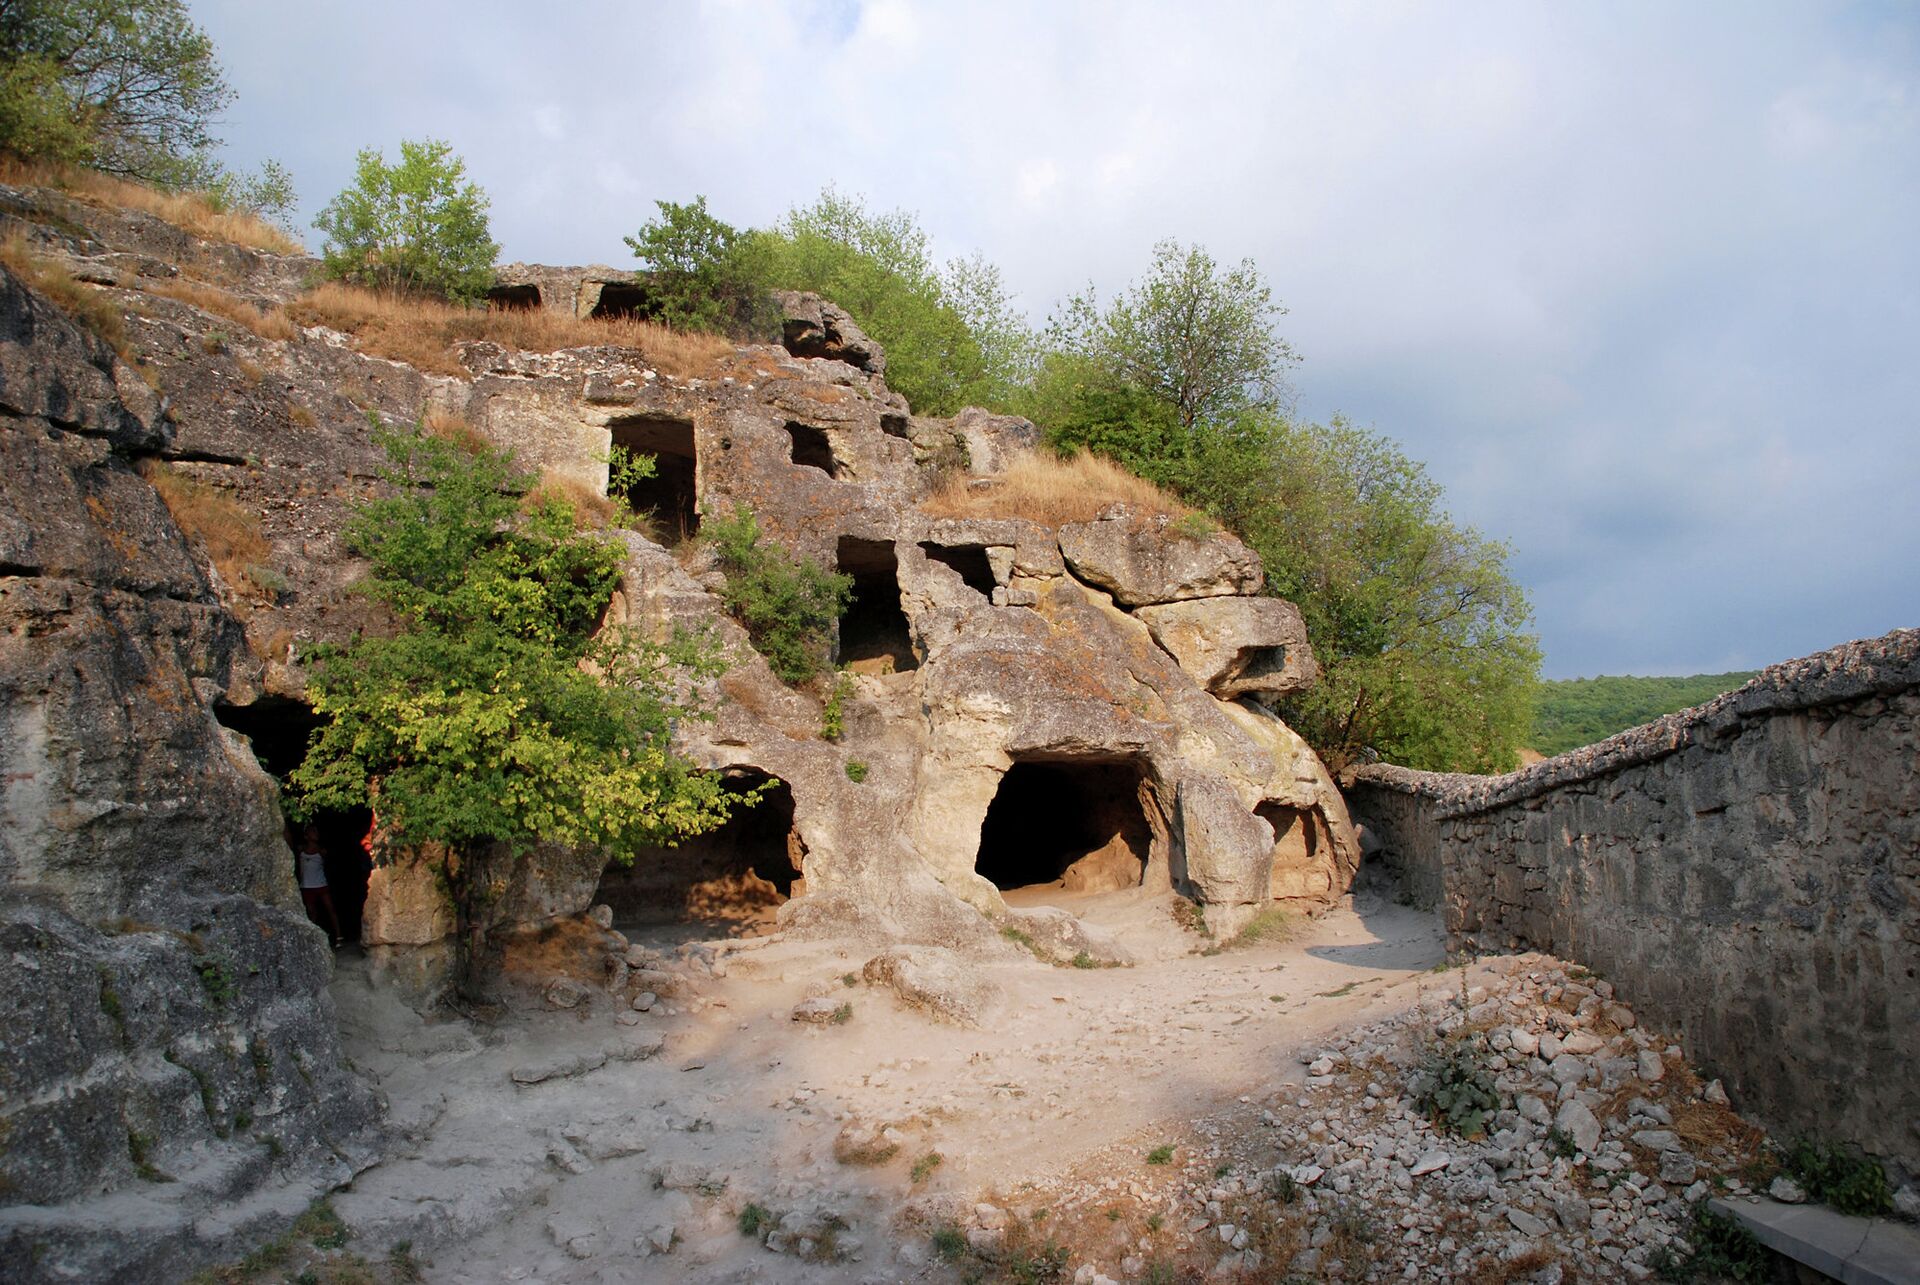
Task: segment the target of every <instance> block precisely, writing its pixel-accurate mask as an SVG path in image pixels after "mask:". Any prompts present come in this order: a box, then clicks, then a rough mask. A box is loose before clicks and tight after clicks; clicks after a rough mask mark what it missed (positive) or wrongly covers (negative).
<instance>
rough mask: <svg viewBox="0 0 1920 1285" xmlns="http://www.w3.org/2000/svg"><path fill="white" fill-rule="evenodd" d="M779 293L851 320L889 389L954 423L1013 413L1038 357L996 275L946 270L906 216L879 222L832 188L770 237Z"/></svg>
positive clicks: (987, 268) (965, 268) (977, 269)
mask: <svg viewBox="0 0 1920 1285" xmlns="http://www.w3.org/2000/svg"><path fill="white" fill-rule="evenodd" d="M765 236H766V241H765V246H766V255H767V265H768V266H767V271H768V274H769V279H770V280H771V282H772V284H773V285H774V286H776V287H778V288H781V289H787V290H811V291H813V292H814V293H816V294H819V295H822V296H824V297H825V298H827V299H831V300H832V301H833V302H834V303H836V304H839V305H840V306H841V307H842V308H845V309H846V310H847V311H848V312H849V313H851V314H853V317H854V320H856V321H858V322H859V323H860V325H861V327H862V328H863V329H864V330H866V332H867V333H868V334H870V335H872V336H873V337H874V338H875V339H877V340H879V341H880V343H881V345H882V346H883V347H884V348H885V349H886V352H887V383H888V384H889V385H890V386H892V387H893V388H894V389H895V390H897V391H898V392H900V393H902V394H903V395H905V397H906V398H907V400H908V402H909V403H911V404H912V406H913V408H914V409H915V410H917V411H921V412H923V413H926V414H930V415H951V414H953V413H954V412H955V411H958V410H960V409H961V408H962V407H965V406H969V405H974V406H987V407H994V408H999V407H1004V406H1006V405H1008V404H1009V403H1010V401H1011V399H1012V398H1013V396H1014V394H1015V391H1016V384H1017V382H1018V381H1019V379H1020V378H1021V377H1022V374H1023V372H1024V369H1025V366H1026V364H1027V361H1028V353H1029V352H1030V339H1029V336H1028V335H1027V331H1026V327H1025V323H1024V322H1023V321H1022V320H1021V319H1020V317H1019V315H1018V314H1017V313H1016V312H1015V311H1014V310H1013V309H1012V307H1011V306H1010V304H1009V301H1008V299H1007V296H1006V292H1005V290H1004V288H1003V286H1002V283H1001V281H1000V277H999V273H998V270H997V269H994V268H993V267H992V266H991V265H989V264H987V263H985V261H984V260H980V259H977V258H976V259H973V260H956V261H954V263H952V264H949V265H948V266H947V268H946V269H945V270H942V269H941V268H940V267H939V266H938V265H937V264H936V263H935V262H934V259H933V255H932V251H931V248H930V246H929V244H928V241H927V234H926V233H925V232H924V231H922V230H921V228H920V226H919V224H918V223H917V222H915V220H914V218H913V216H912V215H911V214H908V213H907V212H906V211H904V210H895V211H892V212H890V213H884V214H878V213H873V212H871V211H869V210H868V209H867V208H866V205H865V203H864V202H862V201H860V200H859V199H857V198H853V197H846V196H842V195H840V194H839V193H837V192H835V191H834V190H833V189H831V188H829V189H827V190H826V191H824V192H822V193H821V194H820V197H819V199H818V200H816V201H815V202H814V203H813V204H812V205H809V206H806V207H803V208H796V209H794V210H791V211H789V212H788V214H787V216H786V218H785V220H784V221H782V223H781V224H780V225H779V226H778V227H777V228H775V229H774V230H773V231H772V232H771V233H768V234H765Z"/></svg>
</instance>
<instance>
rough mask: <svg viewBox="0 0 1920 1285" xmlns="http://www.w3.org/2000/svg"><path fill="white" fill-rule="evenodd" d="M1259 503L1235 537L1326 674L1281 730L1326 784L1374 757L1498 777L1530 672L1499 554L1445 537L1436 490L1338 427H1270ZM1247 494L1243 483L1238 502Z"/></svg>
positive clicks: (1533, 671) (1536, 662)
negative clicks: (1249, 550) (1291, 613)
mask: <svg viewBox="0 0 1920 1285" xmlns="http://www.w3.org/2000/svg"><path fill="white" fill-rule="evenodd" d="M1260 435H1261V436H1263V437H1264V438H1265V447H1264V453H1265V454H1266V456H1267V460H1268V465H1267V468H1266V470H1265V472H1264V474H1263V475H1262V481H1261V482H1256V483H1254V485H1261V484H1264V485H1265V486H1266V488H1267V491H1266V496H1265V499H1264V501H1263V502H1260V503H1257V504H1251V503H1246V502H1245V499H1244V496H1243V500H1242V502H1243V504H1244V506H1245V507H1244V511H1243V512H1242V513H1241V514H1240V515H1237V517H1238V520H1237V523H1236V526H1237V529H1238V530H1239V531H1240V533H1241V535H1242V537H1243V538H1245V539H1246V540H1247V542H1248V543H1249V544H1250V545H1252V546H1253V548H1254V549H1255V551H1257V552H1258V553H1259V554H1260V556H1261V559H1262V561H1263V562H1264V563H1265V565H1266V568H1267V587H1268V591H1269V592H1270V593H1273V594H1276V595H1278V596H1280V597H1282V598H1286V599H1288V600H1290V601H1292V602H1294V603H1296V604H1297V605H1298V606H1299V607H1300V610H1301V614H1302V616H1303V617H1304V618H1305V620H1306V624H1307V636H1308V638H1310V639H1311V640H1312V642H1313V647H1314V654H1315V655H1316V656H1317V657H1318V658H1319V660H1320V664H1321V668H1322V671H1323V672H1322V678H1321V681H1320V683H1319V684H1318V685H1317V686H1316V687H1314V688H1313V689H1312V690H1310V691H1308V692H1306V693H1304V694H1303V695H1302V696H1301V697H1300V698H1298V699H1296V700H1295V701H1294V702H1293V704H1292V705H1291V707H1290V708H1289V710H1288V714H1289V721H1291V722H1292V723H1293V724H1294V725H1295V726H1296V728H1297V729H1298V730H1299V731H1300V733H1301V734H1302V735H1303V736H1305V737H1306V738H1307V739H1308V740H1309V741H1310V742H1312V744H1313V745H1314V747H1315V748H1316V749H1318V750H1319V751H1320V753H1321V755H1322V757H1324V758H1326V759H1327V760H1328V764H1329V766H1331V767H1333V768H1334V769H1335V770H1336V771H1337V770H1338V769H1339V768H1341V767H1343V766H1345V765H1346V764H1347V763H1349V762H1352V761H1354V760H1355V759H1357V758H1359V757H1361V756H1362V755H1363V754H1364V753H1365V752H1366V751H1368V750H1371V751H1373V752H1375V753H1377V754H1379V755H1380V756H1381V757H1383V758H1385V759H1388V760H1389V761H1391V762H1395V763H1400V764H1404V765H1405V766H1408V767H1416V768H1426V769H1430V770H1434V771H1468V772H1488V771H1506V770H1508V769H1510V768H1512V767H1513V766H1515V765H1516V763H1517V757H1516V751H1517V749H1518V747H1519V746H1520V745H1522V744H1523V743H1524V741H1525V738H1526V735H1527V732H1528V730H1529V728H1530V726H1531V722H1532V717H1533V700H1534V693H1535V685H1536V679H1537V676H1538V674H1539V669H1540V649H1539V644H1538V641H1537V640H1536V639H1535V638H1534V637H1533V635H1532V634H1530V633H1529V632H1527V630H1528V626H1529V625H1530V623H1531V619H1532V610H1531V607H1530V606H1529V604H1528V601H1527V596H1526V592H1525V591H1524V590H1523V589H1521V588H1520V586H1519V585H1517V584H1515V583H1514V582H1513V580H1512V578H1511V577H1510V576H1509V574H1508V572H1507V566H1506V560H1507V557H1508V552H1509V551H1508V549H1507V547H1506V546H1505V545H1503V544H1500V543H1498V542H1495V541H1491V540H1487V539H1485V538H1484V537H1482V536H1481V535H1480V534H1479V533H1478V532H1477V531H1474V530H1472V529H1471V528H1467V527H1461V526H1458V525H1456V524H1455V523H1454V522H1453V521H1452V519H1450V518H1449V517H1448V516H1447V514H1446V512H1445V511H1444V510H1443V509H1442V508H1441V500H1442V492H1441V488H1440V485H1439V483H1437V482H1435V481H1434V480H1433V479H1432V478H1431V477H1429V476H1428V475H1427V472H1426V470H1425V468H1424V467H1422V466H1421V465H1420V464H1419V463H1418V462H1417V461H1415V460H1412V459H1410V458H1408V457H1407V455H1406V454H1405V453H1404V452H1403V451H1401V449H1400V448H1399V447H1398V446H1396V445H1395V444H1394V443H1393V442H1391V441H1389V440H1387V439H1386V438H1384V437H1381V436H1378V435H1377V434H1374V433H1370V432H1368V431H1366V430H1365V429H1362V428H1358V427H1356V426H1354V425H1352V424H1350V423H1347V422H1346V421H1344V420H1341V419H1335V420H1334V421H1333V422H1332V423H1331V424H1302V423H1292V422H1288V421H1285V420H1280V419H1277V418H1275V419H1271V420H1269V421H1268V422H1267V423H1266V424H1265V425H1264V426H1263V427H1262V429H1261V430H1260ZM1245 487H1246V483H1244V482H1243V483H1242V486H1241V489H1242V491H1243V493H1244V490H1245Z"/></svg>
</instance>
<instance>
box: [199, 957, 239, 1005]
mask: <svg viewBox="0 0 1920 1285" xmlns="http://www.w3.org/2000/svg"><path fill="white" fill-rule="evenodd" d="M193 971H194V972H195V973H196V974H197V975H198V976H199V978H200V985H201V986H202V987H204V988H205V990H206V992H207V998H208V999H211V1000H212V1001H213V1002H214V1003H215V1004H218V1005H220V1006H221V1007H225V1006H226V1005H227V1004H228V1003H229V1002H230V1001H231V1000H232V999H233V998H234V997H235V996H236V995H238V994H239V993H240V992H239V991H238V989H237V988H236V987H235V986H234V984H233V975H232V974H231V973H229V972H228V971H227V966H226V964H225V963H224V962H222V961H221V960H219V959H217V958H216V957H214V956H212V955H201V956H199V957H198V958H196V959H195V960H194V961H193Z"/></svg>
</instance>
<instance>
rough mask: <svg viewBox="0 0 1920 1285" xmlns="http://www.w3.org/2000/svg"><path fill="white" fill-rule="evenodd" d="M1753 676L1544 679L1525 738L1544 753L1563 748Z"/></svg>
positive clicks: (1705, 697)
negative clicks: (1529, 728) (1531, 728)
mask: <svg viewBox="0 0 1920 1285" xmlns="http://www.w3.org/2000/svg"><path fill="white" fill-rule="evenodd" d="M1752 677H1753V671H1751V670H1748V671H1744V672H1733V673H1726V674H1693V675H1690V676H1688V677H1686V678H1636V677H1631V676H1621V677H1612V676H1609V675H1602V676H1600V677H1598V678H1567V679H1561V680H1558V681H1552V682H1542V683H1541V684H1540V697H1539V705H1538V707H1537V708H1536V709H1535V711H1534V715H1533V730H1532V731H1531V732H1529V733H1528V738H1527V744H1528V745H1529V746H1531V747H1532V748H1533V749H1536V750H1538V751H1540V753H1542V754H1564V753H1566V752H1567V751H1568V750H1573V749H1578V748H1580V747H1581V746H1582V745H1592V744H1594V743H1596V742H1598V741H1604V740H1605V739H1606V738H1607V737H1609V736H1612V735H1613V734H1614V733H1615V732H1624V731H1626V730H1627V729H1628V728H1629V727H1638V726H1640V725H1641V724H1642V723H1651V722H1652V721H1653V720H1654V719H1656V718H1659V717H1660V716H1661V715H1662V714H1672V713H1674V712H1676V711H1678V710H1683V709H1689V708H1691V707H1692V706H1695V705H1699V704H1702V703H1704V702H1706V701H1710V700H1712V699H1713V698H1714V697H1716V696H1719V695H1721V694H1723V693H1726V692H1730V691H1732V690H1733V689H1734V688H1736V687H1738V686H1740V685H1741V684H1743V683H1745V682H1746V681H1747V680H1748V679H1749V678H1752Z"/></svg>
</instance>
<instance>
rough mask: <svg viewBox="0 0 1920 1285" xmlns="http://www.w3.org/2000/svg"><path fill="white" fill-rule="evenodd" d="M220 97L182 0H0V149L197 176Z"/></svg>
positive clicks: (162, 178) (179, 183)
mask: <svg viewBox="0 0 1920 1285" xmlns="http://www.w3.org/2000/svg"><path fill="white" fill-rule="evenodd" d="M232 98H233V93H232V91H231V90H230V89H229V88H228V87H227V84H226V81H225V80H224V78H223V77H222V75H221V71H220V64H219V62H218V61H217V60H216V59H215V57H214V49H213V41H212V40H210V39H209V38H208V37H207V35H206V33H205V32H203V31H201V30H200V29H199V28H198V27H196V26H194V25H193V22H192V20H191V19H190V18H189V16H188V14H187V6H186V5H185V3H183V0H0V151H7V152H11V153H12V154H14V155H16V156H20V157H23V158H27V159H32V160H47V161H58V162H66V163H71V164H80V165H88V166H92V167H93V168H95V169H100V170H104V171H106V172H108V173H110V174H120V175H124V176H127V177H130V178H137V179H140V180H142V181H144V182H148V183H153V184H156V185H158V186H160V187H165V188H181V187H195V186H200V185H203V184H204V183H205V182H206V181H207V180H208V179H209V178H211V177H212V176H213V175H214V174H216V173H217V172H218V167H217V166H216V165H215V164H214V163H213V161H212V159H211V151H212V148H213V146H214V144H215V142H216V140H215V139H214V137H213V136H212V134H211V133H210V132H209V126H210V125H211V124H212V121H213V119H214V117H215V116H217V115H218V114H219V112H220V111H221V109H222V108H224V107H225V106H226V105H227V103H229V102H230V101H231V100H232Z"/></svg>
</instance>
